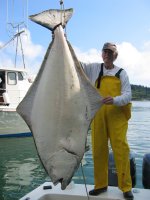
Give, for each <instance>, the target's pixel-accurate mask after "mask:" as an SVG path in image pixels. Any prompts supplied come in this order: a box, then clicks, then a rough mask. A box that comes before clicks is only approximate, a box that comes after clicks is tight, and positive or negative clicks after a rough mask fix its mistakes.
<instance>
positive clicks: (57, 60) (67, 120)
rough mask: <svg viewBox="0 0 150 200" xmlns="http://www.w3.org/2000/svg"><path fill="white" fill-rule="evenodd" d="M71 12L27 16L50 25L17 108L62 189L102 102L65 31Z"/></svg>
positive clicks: (52, 12)
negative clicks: (39, 60)
mask: <svg viewBox="0 0 150 200" xmlns="http://www.w3.org/2000/svg"><path fill="white" fill-rule="evenodd" d="M72 13H73V9H66V10H54V9H51V10H47V11H44V12H41V13H39V14H35V15H31V16H30V17H29V18H30V19H31V20H32V21H34V22H36V23H38V24H40V25H42V26H44V27H46V28H48V29H49V30H51V31H52V32H53V38H52V41H51V43H50V45H49V47H48V49H47V52H46V55H45V57H44V60H43V62H42V64H41V68H40V70H39V72H38V74H37V77H36V79H35V81H34V83H33V84H32V86H31V87H30V89H29V91H28V92H27V94H26V96H25V97H24V99H23V100H22V102H21V103H20V104H19V105H18V107H17V112H18V113H19V114H20V115H21V116H22V118H23V119H24V120H25V121H26V123H27V125H28V126H29V128H30V130H31V132H32V134H33V138H34V141H35V145H36V148H37V152H38V155H39V157H40V160H41V162H42V164H43V166H44V168H45V170H46V171H47V173H48V175H49V176H50V179H51V181H52V182H53V184H54V185H56V184H57V183H59V182H60V183H61V189H65V188H66V187H67V185H68V184H69V183H70V182H71V180H72V177H73V175H74V173H75V172H76V170H77V169H78V167H79V165H80V163H81V161H82V158H83V156H84V153H85V150H86V149H85V147H86V141H87V133H88V129H89V126H90V124H91V121H92V119H93V117H94V115H95V113H96V112H97V110H98V109H99V108H100V107H101V97H100V95H99V94H98V92H97V90H96V89H95V87H93V86H92V84H91V83H90V81H89V80H88V78H87V77H86V75H85V74H84V71H83V69H82V66H81V64H80V62H79V61H78V59H77V57H76V55H75V53H74V50H73V48H72V46H71V44H70V43H69V42H68V41H67V39H66V37H65V34H64V29H63V28H64V27H65V26H66V24H67V22H68V20H69V19H70V18H71V16H72ZM62 16H63V19H64V21H63V22H62V21H61V19H62ZM42 37H43V36H42ZM39 39H40V38H39Z"/></svg>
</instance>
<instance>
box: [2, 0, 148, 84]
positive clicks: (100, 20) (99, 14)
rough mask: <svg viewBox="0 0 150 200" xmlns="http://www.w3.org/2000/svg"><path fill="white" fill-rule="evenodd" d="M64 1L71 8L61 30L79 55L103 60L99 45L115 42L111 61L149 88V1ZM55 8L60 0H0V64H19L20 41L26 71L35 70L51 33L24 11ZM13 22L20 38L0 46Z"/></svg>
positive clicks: (8, 36)
mask: <svg viewBox="0 0 150 200" xmlns="http://www.w3.org/2000/svg"><path fill="white" fill-rule="evenodd" d="M63 3H64V8H65V9H67V8H73V10H74V14H73V16H72V18H71V19H70V21H69V22H68V24H67V27H66V34H67V38H68V40H69V41H70V43H71V44H72V46H73V48H74V50H75V52H76V55H77V57H78V59H79V60H81V61H83V62H87V63H92V62H102V58H101V49H102V46H103V44H104V43H105V42H114V43H115V44H116V45H117V48H118V52H119V55H118V58H117V60H116V61H115V63H114V64H116V65H117V66H119V67H122V68H124V69H125V70H126V72H127V74H128V76H129V80H130V83H131V84H136V85H142V86H148V87H150V80H149V76H150V12H149V10H150V1H149V0H105V1H104V0H103V1H102V0H63ZM60 8H61V6H60V1H59V0H0V68H2V67H14V66H16V67H22V66H23V61H22V57H21V55H22V51H21V47H20V44H22V49H23V56H24V60H25V66H26V68H27V69H28V71H29V73H30V74H32V75H33V74H36V73H37V72H38V70H39V68H40V65H41V62H42V60H43V56H44V54H45V52H46V49H47V47H48V45H49V43H50V42H51V32H50V31H49V30H48V29H46V28H44V27H42V26H39V25H38V24H35V23H34V22H32V21H30V20H29V19H28V16H29V15H32V14H37V13H39V12H42V11H44V10H48V9H60ZM18 24H20V26H19V30H20V31H21V30H25V32H24V33H22V34H21V43H20V40H18V45H16V42H17V39H15V40H13V41H12V42H11V43H9V44H8V45H7V46H5V47H3V46H4V45H5V44H6V43H7V42H8V41H9V40H10V39H11V38H12V37H13V36H14V35H15V34H16V32H17V27H18V26H17V25H18ZM16 46H17V47H18V48H17V56H16ZM2 47H3V48H2ZM15 58H16V62H15ZM15 63H16V64H15Z"/></svg>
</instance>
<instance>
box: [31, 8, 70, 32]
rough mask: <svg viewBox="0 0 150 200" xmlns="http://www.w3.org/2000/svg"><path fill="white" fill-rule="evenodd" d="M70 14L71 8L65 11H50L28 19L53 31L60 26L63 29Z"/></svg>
mask: <svg viewBox="0 0 150 200" xmlns="http://www.w3.org/2000/svg"><path fill="white" fill-rule="evenodd" d="M72 14H73V9H72V8H70V9H66V10H56V9H50V10H46V11H43V12H41V13H38V14H35V15H30V16H29V19H31V20H32V21H34V22H35V23H37V24H40V25H41V26H44V27H46V28H48V29H49V30H51V31H53V30H54V29H55V27H57V26H58V25H60V24H61V25H62V26H63V27H65V25H66V24H67V22H68V21H69V19H70V18H71V16H72Z"/></svg>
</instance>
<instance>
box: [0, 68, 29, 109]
mask: <svg viewBox="0 0 150 200" xmlns="http://www.w3.org/2000/svg"><path fill="white" fill-rule="evenodd" d="M32 82H33V81H32V79H31V78H29V77H28V73H27V71H26V70H25V69H24V68H23V69H20V68H0V111H16V107H17V106H18V104H19V103H20V102H21V101H22V99H23V98H24V96H25V94H26V93H27V91H28V89H29V87H30V86H31V84H32Z"/></svg>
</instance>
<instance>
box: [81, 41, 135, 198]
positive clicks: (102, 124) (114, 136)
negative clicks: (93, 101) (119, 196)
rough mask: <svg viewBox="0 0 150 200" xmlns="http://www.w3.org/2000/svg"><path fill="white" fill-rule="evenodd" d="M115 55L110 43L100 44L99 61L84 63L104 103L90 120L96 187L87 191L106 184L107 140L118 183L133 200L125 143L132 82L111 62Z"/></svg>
mask: <svg viewBox="0 0 150 200" xmlns="http://www.w3.org/2000/svg"><path fill="white" fill-rule="evenodd" d="M117 56H118V52H117V47H116V45H115V44H113V43H105V44H104V46H103V48H102V59H103V62H104V63H102V64H98V63H93V64H83V68H84V71H85V73H86V74H87V76H88V77H89V79H90V80H91V82H92V83H93V84H94V85H95V86H96V87H97V89H98V91H99V93H100V95H101V96H102V97H103V100H102V103H103V106H102V107H101V108H100V109H99V111H98V112H97V113H96V116H95V118H94V120H93V122H92V148H93V160H94V181H95V188H94V189H93V190H91V191H90V192H89V194H90V195H99V194H101V193H103V192H105V191H107V187H108V158H109V146H108V140H110V144H111V147H112V150H113V153H114V159H115V164H116V169H117V175H118V187H119V188H120V190H122V192H123V195H124V198H125V199H128V200H132V199H133V198H134V197H133V194H132V191H131V189H132V181H131V176H130V160H129V146H128V143H127V137H126V134H127V129H128V120H129V118H130V114H131V110H130V105H131V104H130V101H131V86H130V83H129V78H128V75H127V73H126V72H125V70H123V69H121V68H119V67H117V66H116V65H114V61H115V60H116V58H117Z"/></svg>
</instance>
